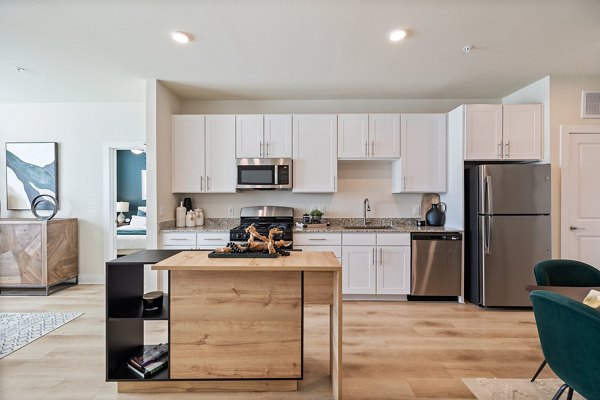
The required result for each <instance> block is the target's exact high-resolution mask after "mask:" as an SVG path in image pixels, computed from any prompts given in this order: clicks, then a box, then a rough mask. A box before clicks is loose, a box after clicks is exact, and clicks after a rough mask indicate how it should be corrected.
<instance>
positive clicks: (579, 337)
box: [530, 290, 600, 400]
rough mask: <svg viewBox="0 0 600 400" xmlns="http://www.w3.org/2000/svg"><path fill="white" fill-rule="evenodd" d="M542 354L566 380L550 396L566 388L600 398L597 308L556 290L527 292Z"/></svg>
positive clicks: (594, 399)
mask: <svg viewBox="0 0 600 400" xmlns="http://www.w3.org/2000/svg"><path fill="white" fill-rule="evenodd" d="M530 298H531V303H532V304H533V313H534V314H535V321H536V324H537V329H538V333H539V335H540V343H541V345H542V351H543V352H544V357H545V358H546V360H547V361H548V364H549V365H550V368H552V370H553V371H554V373H555V374H556V375H557V376H558V377H559V378H560V379H562V380H563V381H564V382H565V384H564V385H562V386H561V387H560V389H559V390H558V392H556V394H555V395H554V397H553V400H557V399H558V398H560V396H561V395H562V394H563V392H564V391H565V389H567V388H568V389H569V394H568V397H567V400H570V399H571V397H572V396H573V390H575V391H576V392H577V393H579V394H580V395H582V396H583V397H585V398H586V399H588V400H599V399H600V368H599V367H598V360H600V340H598V338H600V310H597V309H595V308H592V307H588V306H586V305H585V304H583V303H580V302H578V301H575V300H573V299H570V298H568V297H565V296H562V295H560V294H557V293H553V292H549V291H545V290H535V291H533V292H531V294H530Z"/></svg>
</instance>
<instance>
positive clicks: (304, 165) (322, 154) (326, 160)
mask: <svg viewBox="0 0 600 400" xmlns="http://www.w3.org/2000/svg"><path fill="white" fill-rule="evenodd" d="M292 127H293V128H292V135H293V138H294V139H293V153H294V165H293V174H294V179H293V185H294V188H293V189H292V190H293V191H294V192H300V193H331V192H335V191H336V190H337V115H335V114H334V115H328V114H315V115H310V114H305V115H294V116H293V124H292Z"/></svg>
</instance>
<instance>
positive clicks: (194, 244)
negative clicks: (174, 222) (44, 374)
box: [161, 232, 229, 250]
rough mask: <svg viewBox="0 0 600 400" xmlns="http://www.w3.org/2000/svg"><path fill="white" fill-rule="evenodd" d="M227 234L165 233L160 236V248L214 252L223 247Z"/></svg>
mask: <svg viewBox="0 0 600 400" xmlns="http://www.w3.org/2000/svg"><path fill="white" fill-rule="evenodd" d="M227 242H229V232H200V233H195V232H165V233H163V234H162V235H161V248H162V249H165V250H214V249H215V248H217V247H225V246H226V245H227Z"/></svg>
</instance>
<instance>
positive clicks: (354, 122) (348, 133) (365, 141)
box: [337, 114, 369, 158]
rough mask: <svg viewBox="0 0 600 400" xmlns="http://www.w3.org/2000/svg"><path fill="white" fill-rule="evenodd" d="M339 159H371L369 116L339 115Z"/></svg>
mask: <svg viewBox="0 0 600 400" xmlns="http://www.w3.org/2000/svg"><path fill="white" fill-rule="evenodd" d="M337 136H338V158H367V157H369V152H368V146H369V116H368V115H367V114H338V133H337Z"/></svg>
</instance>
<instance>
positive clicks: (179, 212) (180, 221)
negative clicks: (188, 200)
mask: <svg viewBox="0 0 600 400" xmlns="http://www.w3.org/2000/svg"><path fill="white" fill-rule="evenodd" d="M185 212H186V210H185V207H184V206H183V201H182V202H180V203H179V207H177V208H176V209H175V226H176V227H177V228H185Z"/></svg>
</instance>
